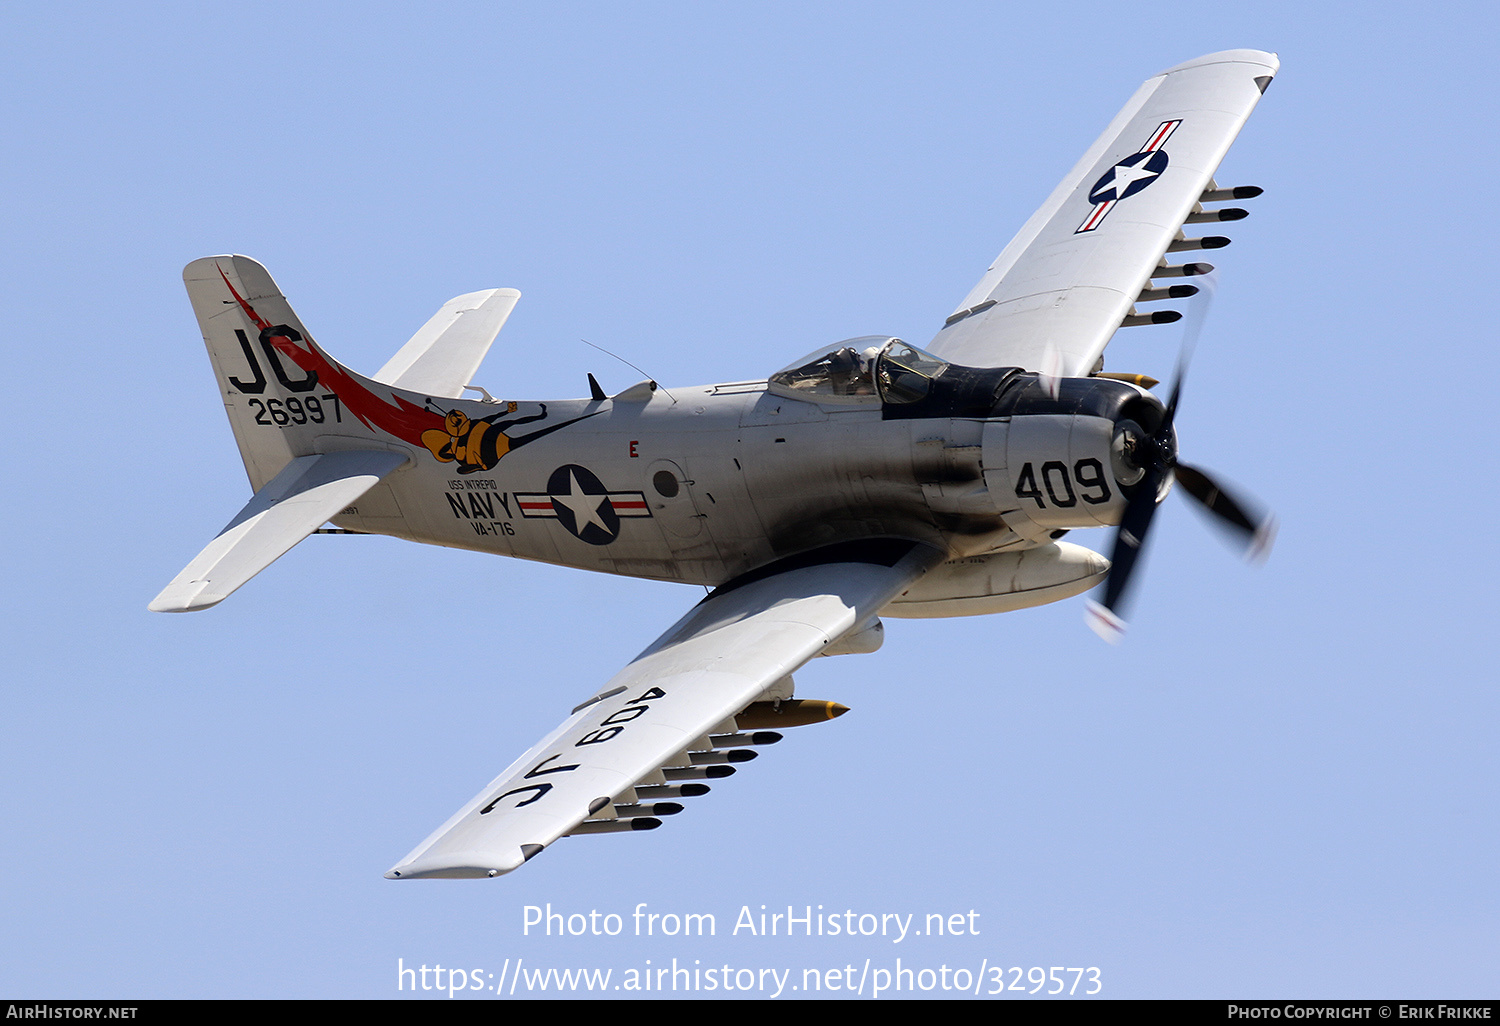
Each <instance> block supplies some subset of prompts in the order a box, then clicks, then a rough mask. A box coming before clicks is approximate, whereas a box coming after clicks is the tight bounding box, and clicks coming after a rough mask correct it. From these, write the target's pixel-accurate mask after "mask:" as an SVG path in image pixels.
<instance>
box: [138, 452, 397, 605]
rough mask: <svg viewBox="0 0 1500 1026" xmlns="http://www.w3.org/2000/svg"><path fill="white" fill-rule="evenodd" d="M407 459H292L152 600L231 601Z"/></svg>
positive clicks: (335, 455) (340, 455) (339, 455)
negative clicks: (233, 594)
mask: <svg viewBox="0 0 1500 1026" xmlns="http://www.w3.org/2000/svg"><path fill="white" fill-rule="evenodd" d="M406 461H407V457H406V456H405V455H403V454H401V453H398V452H387V451H385V450H378V451H375V450H349V451H346V452H329V453H323V454H322V455H319V456H300V457H298V458H296V459H294V460H292V461H291V462H290V463H288V464H287V465H286V467H285V468H284V469H283V470H282V471H281V473H279V474H277V475H276V476H275V477H273V478H272V479H271V480H269V481H267V482H266V484H265V487H263V488H262V489H261V490H260V491H258V492H256V493H255V495H254V496H253V497H252V498H251V499H250V502H249V503H248V504H247V505H246V506H245V508H244V509H242V510H240V512H239V514H238V515H237V516H235V518H234V519H233V520H231V521H230V522H229V524H228V526H226V527H225V528H224V530H222V531H220V532H219V534H218V537H216V538H214V540H213V541H211V542H209V543H208V545H207V547H206V548H204V550H203V551H202V552H200V553H198V555H197V557H196V558H194V560H193V561H192V562H191V563H189V564H188V565H187V567H186V568H185V569H184V570H183V571H182V573H180V574H178V575H177V576H176V577H174V578H173V579H172V583H171V584H168V585H167V586H166V587H165V588H163V589H162V591H161V594H160V595H158V596H156V598H154V599H152V601H151V605H150V609H151V610H152V611H153V612H157V613H187V612H192V611H194V610H197V609H207V608H208V607H209V606H212V605H217V604H218V603H220V602H222V601H224V599H226V598H228V597H229V595H230V593H231V592H233V591H234V590H235V589H236V588H238V587H239V586H240V585H242V584H244V583H245V582H246V581H248V580H250V578H252V577H254V576H255V575H256V574H258V573H260V572H261V571H262V570H264V569H265V568H266V567H268V566H270V565H271V564H272V563H274V562H276V560H278V559H280V558H281V557H282V556H284V555H286V553H287V552H288V550H290V549H291V547H292V546H293V545H296V544H297V543H298V542H299V541H301V540H302V539H303V538H306V537H307V536H308V535H310V534H312V533H313V531H315V530H317V528H318V526H319V525H320V524H322V523H323V522H324V521H326V520H327V519H328V518H329V517H332V516H335V515H337V514H338V512H339V510H341V509H343V508H344V507H345V506H348V505H349V504H351V503H352V502H354V501H355V500H356V499H358V498H359V497H360V496H361V495H363V494H365V492H367V491H369V490H370V489H371V488H373V487H374V486H375V483H376V482H377V481H379V480H380V479H381V478H383V477H385V476H386V475H387V474H389V473H390V472H391V471H393V470H395V469H396V468H397V467H399V466H401V465H402V464H403V463H405V462H406Z"/></svg>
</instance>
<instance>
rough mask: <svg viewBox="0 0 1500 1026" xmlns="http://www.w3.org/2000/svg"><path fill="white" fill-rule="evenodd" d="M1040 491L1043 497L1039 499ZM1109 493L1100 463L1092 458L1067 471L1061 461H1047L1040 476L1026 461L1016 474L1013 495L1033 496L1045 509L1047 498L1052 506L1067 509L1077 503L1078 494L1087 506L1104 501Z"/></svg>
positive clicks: (1076, 464)
mask: <svg viewBox="0 0 1500 1026" xmlns="http://www.w3.org/2000/svg"><path fill="white" fill-rule="evenodd" d="M1075 481H1076V482H1077V487H1076V488H1075V487H1074V482H1075ZM1044 494H1045V496H1046V499H1043V495H1044ZM1110 495H1111V493H1110V490H1109V479H1108V478H1107V477H1106V476H1105V473H1104V464H1102V463H1100V462H1099V461H1098V460H1096V459H1094V458H1093V457H1089V458H1088V459H1082V460H1079V461H1078V462H1077V463H1075V464H1073V470H1072V471H1071V472H1069V470H1068V465H1067V464H1066V463H1064V462H1063V461H1062V460H1048V461H1047V462H1046V463H1043V464H1042V472H1041V474H1040V475H1038V474H1037V472H1036V471H1035V470H1034V469H1033V468H1032V466H1031V464H1030V463H1028V464H1026V465H1025V466H1023V467H1022V468H1021V473H1020V474H1019V475H1018V476H1017V477H1016V498H1018V499H1033V500H1035V501H1036V504H1037V508H1038V509H1046V508H1047V502H1048V501H1049V500H1050V501H1051V503H1052V505H1054V506H1057V507H1059V508H1060V509H1067V508H1068V507H1069V506H1076V505H1078V500H1079V498H1080V497H1082V499H1083V501H1084V502H1087V503H1088V504H1090V505H1091V506H1097V505H1099V504H1100V503H1101V502H1108V501H1109V499H1110Z"/></svg>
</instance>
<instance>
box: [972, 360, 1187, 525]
mask: <svg viewBox="0 0 1500 1026" xmlns="http://www.w3.org/2000/svg"><path fill="white" fill-rule="evenodd" d="M1057 386H1058V387H1057V393H1058V394H1057V395H1056V396H1054V395H1052V394H1051V393H1050V392H1049V391H1048V389H1047V387H1046V386H1045V385H1044V384H1043V383H1042V382H1040V381H1039V380H1038V379H1037V378H1036V376H1034V375H1022V376H1021V380H1019V381H1017V382H1016V383H1015V385H1014V386H1013V387H1012V388H1010V389H1007V394H1006V395H1005V396H1002V397H1001V400H1000V402H999V403H998V404H997V409H996V417H995V418H992V419H991V420H989V421H988V422H987V423H986V424H985V428H984V438H983V456H982V462H983V467H984V479H985V485H986V488H987V489H988V491H989V493H990V496H991V497H992V500H993V501H995V502H996V503H997V504H998V505H999V506H1000V507H1001V508H1000V515H1001V516H1002V517H1003V518H1004V519H1005V522H1006V524H1007V525H1008V526H1009V527H1010V528H1011V529H1012V530H1014V531H1015V532H1016V533H1017V534H1020V535H1022V536H1023V537H1030V538H1033V539H1037V540H1040V539H1041V538H1043V537H1046V536H1047V535H1050V534H1051V533H1052V532H1053V531H1057V530H1067V529H1070V528H1075V527H1108V526H1113V525H1115V524H1118V523H1119V522H1120V517H1121V516H1122V515H1123V514H1124V512H1125V507H1126V505H1127V504H1128V503H1129V501H1130V498H1131V497H1132V496H1133V495H1134V494H1135V491H1136V489H1137V488H1138V487H1140V486H1142V485H1143V483H1144V479H1145V476H1146V475H1145V471H1144V469H1143V467H1144V465H1145V462H1146V459H1145V457H1146V453H1145V451H1144V448H1143V447H1144V446H1145V445H1147V444H1150V442H1149V439H1150V436H1151V433H1152V431H1154V430H1155V428H1156V427H1157V426H1159V425H1160V424H1161V421H1162V418H1163V416H1164V415H1165V408H1164V407H1163V406H1162V404H1161V402H1160V400H1158V399H1157V398H1156V397H1155V396H1154V395H1152V394H1151V393H1150V392H1147V391H1146V390H1145V389H1143V388H1139V387H1137V386H1135V385H1131V384H1127V383H1125V382H1120V381H1111V380H1107V379H1100V378H1066V379H1063V380H1062V381H1061V382H1058V383H1057ZM1173 444H1174V446H1175V443H1173Z"/></svg>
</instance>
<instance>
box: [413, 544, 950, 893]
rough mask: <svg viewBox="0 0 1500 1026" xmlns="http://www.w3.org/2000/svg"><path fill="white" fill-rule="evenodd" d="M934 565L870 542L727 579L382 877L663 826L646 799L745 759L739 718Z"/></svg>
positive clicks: (489, 866) (495, 864)
mask: <svg viewBox="0 0 1500 1026" xmlns="http://www.w3.org/2000/svg"><path fill="white" fill-rule="evenodd" d="M941 560H942V556H941V554H939V553H938V552H937V551H936V550H934V549H930V548H927V547H926V546H921V545H917V544H916V543H910V542H899V543H896V542H892V543H870V544H866V545H861V546H857V547H848V548H846V547H840V548H839V549H838V550H837V554H836V555H832V556H830V557H828V558H826V559H825V560H824V561H823V562H816V563H813V564H812V565H807V561H806V560H800V559H799V560H797V561H795V562H785V563H783V564H781V565H780V566H779V567H778V566H776V565H773V566H772V567H771V568H769V569H768V570H766V571H758V572H756V573H753V574H750V575H747V576H746V577H745V578H741V579H739V580H737V581H734V582H731V583H730V584H727V585H724V586H723V587H721V588H719V589H717V590H716V591H714V593H713V594H712V595H710V596H708V597H707V598H705V599H704V600H703V601H702V602H700V603H699V604H698V605H697V606H696V607H695V608H694V609H693V610H692V611H691V612H689V613H688V615H687V616H685V617H683V618H682V619H681V620H679V621H678V622H677V623H676V624H675V625H673V626H672V628H671V629H670V630H668V631H667V632H666V633H665V634H663V635H662V636H661V637H660V638H659V639H657V641H656V642H655V643H654V644H652V645H651V647H650V648H648V649H646V651H644V652H642V653H641V654H640V655H639V656H637V657H636V658H635V660H634V661H633V662H631V663H630V665H628V666H626V667H625V669H623V670H621V671H620V672H619V673H618V674H616V675H615V676H614V677H613V678H611V679H610V681H609V682H608V683H607V684H606V685H605V686H604V687H603V688H602V689H601V690H600V691H599V693H598V694H596V695H595V696H594V697H593V698H591V699H589V700H588V701H587V702H585V703H583V704H582V705H580V706H578V707H577V708H576V709H574V710H573V714H572V715H571V716H570V717H568V719H567V720H565V721H564V722H563V724H562V725H561V726H560V727H558V728H557V729H556V730H554V731H553V732H552V733H551V734H549V735H547V737H546V738H544V739H543V740H542V741H541V742H540V743H539V744H537V745H536V746H535V747H534V748H532V749H531V750H530V751H529V752H527V753H526V754H525V755H523V756H521V757H520V758H519V759H517V760H516V761H515V762H514V763H512V764H511V765H510V767H509V768H508V769H506V770H505V772H503V773H501V774H500V775H499V776H498V777H496V778H495V779H494V780H493V781H492V782H491V783H490V785H489V786H488V787H486V788H485V789H484V790H483V791H480V792H479V794H477V795H475V796H474V799H473V800H472V801H470V802H469V803H468V804H467V805H465V806H464V807H463V808H462V809H460V810H459V811H458V812H457V813H456V814H455V815H454V816H453V818H451V819H450V820H448V822H446V823H444V824H443V825H442V826H441V827H439V828H438V829H437V831H436V832H435V833H433V834H432V836H431V837H429V838H428V839H427V840H425V841H423V842H422V844H421V845H419V846H418V847H417V849H416V850H415V851H413V852H412V853H411V854H410V855H408V856H406V858H404V859H402V860H401V861H400V862H399V863H397V864H396V865H395V866H394V867H392V868H391V870H390V871H389V872H388V873H386V876H387V877H388V878H391V879H396V878H400V879H403V880H405V879H411V878H415V877H484V876H498V875H500V874H501V873H508V872H510V871H511V870H513V869H515V868H517V867H518V866H520V865H521V864H522V863H523V862H525V861H526V860H527V859H529V858H531V857H532V856H534V855H536V854H537V853H538V852H540V851H541V850H542V849H543V848H545V847H546V846H547V845H549V844H551V843H552V842H553V841H555V840H556V839H557V838H559V837H562V836H564V835H566V834H570V833H598V832H606V831H612V830H615V829H632V828H634V829H640V828H642V827H650V826H656V825H659V820H656V819H655V818H654V816H652V815H651V813H652V812H653V811H654V810H653V809H652V807H651V806H652V803H653V802H654V799H656V798H667V797H679V796H681V795H682V794H683V792H684V791H686V792H687V794H689V795H691V794H693V793H701V791H702V790H706V788H702V787H701V785H699V786H696V787H695V786H692V785H688V786H687V787H684V786H683V785H681V784H680V783H679V782H680V781H684V780H687V781H695V780H702V779H705V778H712V777H715V776H721V775H727V774H728V773H732V772H733V771H734V767H733V766H731V765H729V763H733V762H738V761H741V760H743V759H745V758H747V757H753V756H751V754H750V753H749V752H746V751H744V750H743V749H739V748H738V747H737V746H740V745H746V744H751V743H755V742H756V741H757V738H756V737H755V735H747V734H744V733H741V727H748V726H749V724H748V723H743V724H737V723H736V720H735V717H736V715H739V714H742V711H743V710H745V708H746V707H747V706H748V705H750V704H751V703H752V702H754V701H755V700H756V699H757V698H758V697H760V696H761V695H762V694H764V693H765V692H766V691H767V690H768V689H769V688H771V687H772V686H773V685H775V684H776V683H777V682H778V681H781V680H782V679H783V678H785V677H787V676H788V675H789V674H791V673H792V672H793V671H794V670H796V669H797V668H799V667H800V666H802V664H803V663H805V662H807V661H808V660H809V659H811V658H812V657H813V656H815V655H818V654H820V653H821V652H823V651H824V650H825V649H826V648H827V647H828V646H829V645H830V644H832V643H833V642H835V641H837V640H838V639H839V638H840V637H843V636H844V635H846V634H849V633H850V632H852V631H857V630H859V629H861V628H862V627H864V626H865V625H867V624H870V623H871V622H873V621H874V618H875V615H876V613H878V612H879V611H880V609H881V607H882V606H884V605H885V604H886V603H887V602H889V601H890V600H891V599H893V598H894V597H895V596H897V595H899V594H900V593H901V592H902V591H903V590H905V589H906V588H907V587H908V586H909V585H910V584H912V583H913V582H914V581H916V580H917V579H919V578H920V577H921V576H922V575H923V574H925V573H926V572H927V570H928V569H930V568H931V567H932V566H934V565H936V564H937V563H938V562H940V561H941ZM716 735H717V736H716ZM726 748H727V749H729V750H727V751H726V750H725V749H726ZM736 752H739V753H740V754H739V755H738V757H736V754H735V753H736ZM678 808H680V806H676V805H675V803H674V804H673V806H672V807H671V808H670V809H662V810H660V811H661V812H668V811H672V812H675V811H677V809H678Z"/></svg>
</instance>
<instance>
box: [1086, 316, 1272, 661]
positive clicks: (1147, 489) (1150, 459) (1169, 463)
mask: <svg viewBox="0 0 1500 1026" xmlns="http://www.w3.org/2000/svg"><path fill="white" fill-rule="evenodd" d="M1209 295H1210V296H1211V295H1212V289H1211V288H1210V289H1209ZM1206 307H1207V304H1206V302H1205V303H1204V304H1202V305H1200V306H1199V307H1198V311H1197V312H1198V314H1199V316H1198V317H1196V318H1194V322H1195V323H1191V324H1190V325H1189V327H1188V331H1187V332H1186V333H1185V338H1184V341H1183V347H1182V353H1181V354H1180V355H1179V357H1178V360H1177V373H1176V376H1175V379H1174V380H1173V382H1172V392H1171V396H1170V398H1169V399H1168V400H1167V407H1166V413H1165V415H1164V416H1163V417H1162V421H1161V424H1160V425H1158V426H1157V428H1156V430H1155V431H1153V432H1150V433H1149V434H1148V433H1147V432H1146V431H1145V429H1143V428H1140V427H1139V425H1135V424H1129V423H1128V422H1127V423H1126V424H1125V425H1122V430H1121V431H1120V433H1119V435H1118V437H1117V439H1116V446H1117V447H1118V449H1119V453H1118V455H1119V457H1120V460H1121V462H1122V463H1123V464H1124V466H1125V467H1126V468H1127V469H1133V470H1137V471H1139V472H1140V474H1141V477H1140V479H1139V481H1138V484H1137V487H1136V490H1135V493H1134V494H1133V495H1132V496H1131V499H1130V502H1129V503H1128V504H1127V505H1126V507H1125V513H1124V515H1123V516H1122V517H1121V518H1120V526H1119V527H1118V528H1117V529H1116V531H1115V544H1114V550H1113V551H1112V552H1111V553H1110V557H1109V558H1110V564H1111V565H1110V570H1109V576H1107V577H1106V578H1105V579H1104V594H1103V596H1102V598H1101V600H1100V601H1097V602H1096V601H1094V600H1092V599H1091V600H1089V602H1088V607H1087V613H1086V614H1085V615H1086V619H1087V621H1088V624H1089V626H1090V627H1091V628H1093V630H1094V632H1095V633H1096V634H1098V635H1099V636H1100V637H1101V638H1103V639H1104V640H1106V641H1110V642H1115V641H1118V640H1119V639H1120V636H1121V635H1122V634H1123V633H1124V631H1125V620H1124V618H1123V617H1122V615H1121V611H1122V609H1123V608H1124V602H1125V597H1126V595H1127V594H1128V589H1129V586H1130V581H1131V578H1132V576H1133V574H1134V572H1135V568H1136V564H1137V563H1138V562H1139V559H1140V554H1141V548H1142V546H1143V545H1144V544H1145V541H1146V536H1147V533H1148V531H1149V530H1150V528H1151V520H1152V518H1153V517H1155V516H1156V507H1157V504H1158V503H1160V502H1161V500H1162V498H1163V496H1164V495H1165V493H1166V490H1167V485H1168V484H1170V482H1171V481H1172V480H1173V479H1175V480H1176V481H1177V482H1179V483H1180V484H1181V485H1182V488H1183V491H1184V492H1186V493H1187V494H1188V496H1189V497H1191V498H1192V499H1193V500H1194V501H1196V502H1197V503H1198V504H1199V505H1200V506H1201V507H1202V508H1203V509H1204V510H1205V511H1207V512H1208V514H1209V515H1210V516H1211V517H1212V518H1213V519H1214V522H1215V523H1217V524H1219V525H1220V526H1221V527H1223V528H1225V529H1226V532H1227V534H1228V536H1229V538H1230V540H1231V543H1232V544H1233V545H1235V547H1237V548H1239V549H1240V550H1241V552H1242V554H1243V555H1244V556H1245V558H1246V559H1247V560H1250V561H1251V562H1259V561H1262V560H1264V559H1265V557H1266V556H1267V555H1269V553H1270V549H1271V545H1272V543H1273V542H1274V541H1275V538H1276V518H1275V516H1274V515H1273V514H1271V513H1270V512H1269V511H1267V510H1266V509H1265V508H1264V507H1262V506H1261V505H1260V504H1259V503H1256V502H1254V501H1253V500H1250V499H1246V498H1244V497H1242V496H1239V495H1236V494H1234V493H1232V492H1231V491H1229V490H1228V489H1227V488H1225V486H1224V485H1223V483H1222V482H1220V481H1218V480H1216V479H1215V478H1214V477H1213V476H1212V475H1211V474H1209V473H1208V472H1207V471H1206V470H1203V469H1201V468H1199V467H1194V466H1190V465H1188V464H1186V463H1183V462H1181V461H1180V460H1178V458H1177V439H1176V434H1175V432H1174V431H1173V422H1174V421H1175V420H1176V418H1177V405H1178V402H1179V400H1180V399H1181V398H1182V383H1183V379H1184V378H1185V377H1186V375H1187V365H1188V360H1189V358H1190V356H1191V353H1192V348H1193V344H1194V343H1195V342H1196V340H1197V333H1198V329H1200V328H1201V327H1202V321H1203V313H1204V312H1206ZM1132 428H1134V429H1135V430H1132Z"/></svg>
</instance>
